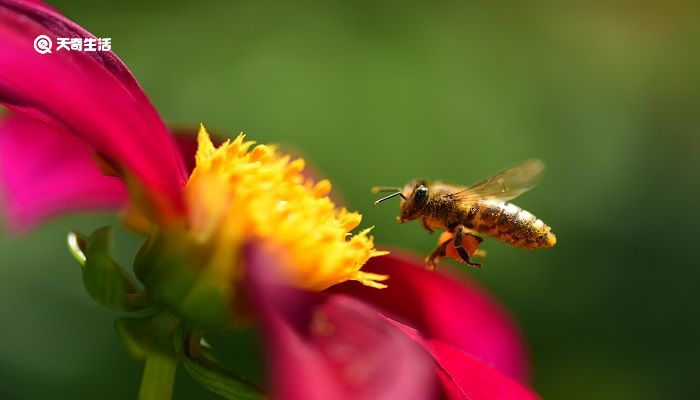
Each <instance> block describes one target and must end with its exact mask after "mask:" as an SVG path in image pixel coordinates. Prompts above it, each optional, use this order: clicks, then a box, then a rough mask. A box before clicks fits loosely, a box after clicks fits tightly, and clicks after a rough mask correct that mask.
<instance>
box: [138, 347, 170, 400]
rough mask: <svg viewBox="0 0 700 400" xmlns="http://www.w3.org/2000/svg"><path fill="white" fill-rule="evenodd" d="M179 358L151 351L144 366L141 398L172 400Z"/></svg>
mask: <svg viewBox="0 0 700 400" xmlns="http://www.w3.org/2000/svg"><path fill="white" fill-rule="evenodd" d="M176 368H177V358H174V357H169V356H166V355H163V354H158V353H151V354H149V355H148V357H147V358H146V366H144V368H143V377H142V378H141V389H139V400H170V399H171V398H172V396H173V383H175V369H176Z"/></svg>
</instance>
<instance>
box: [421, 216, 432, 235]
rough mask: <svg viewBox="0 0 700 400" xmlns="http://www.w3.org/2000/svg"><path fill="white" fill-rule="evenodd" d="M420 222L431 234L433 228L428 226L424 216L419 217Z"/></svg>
mask: <svg viewBox="0 0 700 400" xmlns="http://www.w3.org/2000/svg"><path fill="white" fill-rule="evenodd" d="M420 223H421V225H423V228H425V230H426V231H428V232H430V234H431V235H432V234H433V232H434V231H433V228H431V227H430V226H428V221H426V220H425V217H423V218H421V219H420Z"/></svg>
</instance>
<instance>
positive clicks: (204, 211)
mask: <svg viewBox="0 0 700 400" xmlns="http://www.w3.org/2000/svg"><path fill="white" fill-rule="evenodd" d="M244 139H245V135H243V134H240V135H238V137H237V138H236V139H234V140H233V141H230V140H229V141H226V143H224V144H222V145H221V146H219V147H218V148H217V147H215V146H214V145H213V144H212V142H211V139H210V138H209V134H208V133H207V131H206V130H205V129H204V127H203V126H202V127H200V130H199V136H198V143H199V148H198V150H197V154H196V167H195V169H194V171H193V172H192V175H191V176H190V179H189V181H188V183H187V186H186V188H185V198H186V203H187V206H188V210H189V226H190V228H189V230H190V234H191V235H192V237H193V238H194V239H195V240H197V241H198V242H200V243H202V244H211V245H212V248H214V249H215V250H213V251H214V252H215V253H216V254H214V256H213V257H214V259H215V260H217V261H216V262H221V263H222V265H228V266H230V265H231V263H230V260H231V259H232V257H234V256H235V251H234V250H225V249H232V248H236V247H237V246H236V244H242V243H245V242H246V241H249V240H255V241H257V242H259V243H262V245H263V246H266V247H267V248H268V249H270V250H272V251H274V252H275V254H281V255H282V257H283V258H284V259H282V260H280V263H279V266H280V267H283V268H284V270H283V271H282V273H283V274H284V278H285V279H286V280H287V281H288V282H289V283H290V284H292V285H294V286H296V287H299V288H303V289H309V290H323V289H326V288H328V287H330V286H332V285H335V284H337V283H340V282H344V281H347V280H356V281H359V282H361V283H362V284H364V285H367V286H371V287H375V288H384V287H386V285H385V284H383V283H380V281H384V280H386V279H387V278H388V276H386V275H379V274H372V273H367V272H363V271H360V269H361V268H362V266H363V265H364V264H365V263H366V262H367V260H368V259H369V258H371V257H377V256H380V255H384V254H386V252H383V251H377V250H375V249H374V244H373V239H372V237H371V236H368V232H369V230H370V229H371V228H370V229H365V230H363V231H361V232H359V233H358V234H356V235H351V234H350V233H349V232H350V231H351V230H352V229H354V228H356V227H357V226H358V225H359V224H360V222H361V220H362V216H361V215H360V214H358V213H356V212H349V211H348V210H346V209H345V208H340V209H338V208H337V207H336V205H335V204H334V203H333V202H332V201H331V200H330V198H329V197H328V194H329V193H330V190H331V183H330V182H329V181H328V180H325V179H323V180H320V181H318V182H316V183H314V182H313V181H312V179H310V178H309V177H307V176H304V175H303V174H302V172H303V170H304V164H305V163H304V160H303V159H301V158H297V159H294V160H291V158H290V157H289V156H284V155H280V154H278V152H277V150H276V148H275V147H274V146H268V145H258V146H256V147H253V148H252V150H251V147H252V146H253V144H254V142H251V141H245V140H244ZM242 273H243V271H236V272H235V275H238V276H239V275H240V274H242Z"/></svg>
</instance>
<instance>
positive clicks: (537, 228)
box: [372, 160, 557, 270]
mask: <svg viewBox="0 0 700 400" xmlns="http://www.w3.org/2000/svg"><path fill="white" fill-rule="evenodd" d="M543 172H544V163H543V162H542V161H541V160H527V161H523V162H520V163H518V164H516V165H513V166H512V167H509V168H506V169H504V170H503V171H500V172H498V173H496V174H495V175H493V176H491V177H490V178H487V179H485V180H483V181H481V182H479V183H476V184H474V185H472V186H469V187H460V186H455V185H450V184H447V183H443V182H433V183H430V182H428V181H426V180H422V179H414V180H412V181H410V182H409V183H408V184H406V186H404V187H403V188H401V187H374V188H372V192H374V193H379V192H389V191H391V192H394V193H392V194H390V195H388V196H386V197H382V198H381V199H379V200H377V201H375V202H374V204H379V203H381V202H383V201H385V200H388V199H390V198H392V197H396V196H400V197H401V215H400V216H399V217H397V220H398V221H399V223H402V224H403V223H405V222H408V221H412V220H415V219H420V221H421V225H422V226H423V228H425V229H426V230H428V232H430V233H431V234H432V233H433V231H434V230H435V229H442V230H444V231H445V232H446V233H448V235H446V237H447V240H443V241H442V242H441V243H439V244H438V246H437V248H436V249H435V250H434V251H433V252H432V253H430V255H428V256H427V257H426V259H425V262H426V265H427V266H428V268H429V269H431V270H434V269H435V267H436V265H437V263H438V261H439V260H440V258H441V257H444V256H445V255H446V254H447V253H448V250H449V248H450V245H452V246H453V247H454V249H455V250H456V252H457V255H458V256H459V258H460V259H461V261H463V262H465V263H466V264H468V265H471V266H474V267H477V268H480V267H481V264H478V263H475V262H472V261H471V260H470V258H469V252H468V251H467V247H468V246H466V244H467V242H470V243H475V246H471V247H473V248H471V249H470V250H471V252H472V253H474V249H476V247H478V244H479V243H481V242H482V241H483V239H482V238H481V237H479V236H478V235H477V233H483V234H486V235H489V236H492V237H494V238H496V239H498V240H500V241H501V242H505V243H508V244H510V245H511V246H513V247H520V248H525V249H542V248H548V247H552V246H554V244H555V243H556V242H557V238H556V236H554V234H553V233H552V232H551V228H550V227H549V226H547V225H546V224H545V223H544V222H542V220H540V219H539V218H537V217H535V216H534V215H532V214H531V213H529V212H528V211H526V210H523V209H522V208H520V207H518V206H516V205H514V204H511V203H508V201H509V200H512V199H514V198H516V197H518V196H520V195H521V194H523V193H525V192H527V191H528V190H530V189H532V188H533V187H534V186H535V185H536V184H537V183H538V182H539V180H540V178H541V177H542V174H543ZM443 235H445V234H443ZM474 239H475V240H474ZM472 255H473V254H472Z"/></svg>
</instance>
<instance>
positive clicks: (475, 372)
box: [395, 323, 537, 400]
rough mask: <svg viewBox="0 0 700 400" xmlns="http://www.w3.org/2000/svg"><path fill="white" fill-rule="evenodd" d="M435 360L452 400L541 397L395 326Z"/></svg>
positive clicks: (484, 366)
mask: <svg viewBox="0 0 700 400" xmlns="http://www.w3.org/2000/svg"><path fill="white" fill-rule="evenodd" d="M395 324H396V326H398V327H400V328H401V330H403V331H404V332H405V333H406V334H407V335H408V336H409V337H411V338H412V339H413V340H415V341H416V342H417V343H420V344H421V345H422V346H423V348H424V349H425V350H426V351H427V352H428V353H430V355H431V356H432V357H433V358H434V360H435V362H436V364H437V368H438V376H439V377H440V381H441V383H442V385H443V389H444V390H445V392H446V394H447V396H448V398H450V399H455V400H456V399H460V400H462V399H463V400H468V399H491V400H535V399H537V396H536V395H535V394H534V393H532V392H531V391H530V390H528V389H527V388H525V387H524V386H522V385H521V384H520V383H518V382H517V381H515V380H514V379H512V378H510V377H508V376H506V375H505V374H503V373H502V372H500V371H498V370H497V369H495V368H493V367H491V366H489V365H487V364H486V363H484V362H483V361H481V360H477V359H476V358H474V356H472V355H470V354H467V353H465V352H464V351H461V350H459V349H457V348H455V347H453V346H450V345H449V344H447V343H444V342H442V341H440V340H435V339H425V338H423V337H422V336H421V335H420V334H418V332H417V331H416V330H415V329H412V328H409V327H407V326H404V325H401V324H399V323H395Z"/></svg>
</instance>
